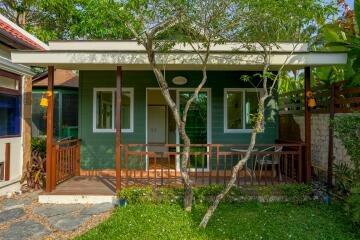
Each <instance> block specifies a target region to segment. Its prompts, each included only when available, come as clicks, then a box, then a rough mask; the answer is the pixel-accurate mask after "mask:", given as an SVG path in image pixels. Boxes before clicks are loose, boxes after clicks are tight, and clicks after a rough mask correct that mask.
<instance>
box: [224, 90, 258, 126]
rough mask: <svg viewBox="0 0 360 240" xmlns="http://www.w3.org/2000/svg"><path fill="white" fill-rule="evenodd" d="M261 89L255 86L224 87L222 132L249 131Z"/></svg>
mask: <svg viewBox="0 0 360 240" xmlns="http://www.w3.org/2000/svg"><path fill="white" fill-rule="evenodd" d="M261 95H262V91H261V90H259V89H255V88H225V89H224V132H225V133H243V132H251V131H252V127H253V122H252V116H253V115H254V114H256V112H257V109H258V104H259V99H260V97H261Z"/></svg>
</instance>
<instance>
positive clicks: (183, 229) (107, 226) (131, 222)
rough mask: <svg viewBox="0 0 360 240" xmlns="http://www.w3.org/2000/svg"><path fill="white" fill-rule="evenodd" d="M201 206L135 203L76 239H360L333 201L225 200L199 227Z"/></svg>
mask: <svg viewBox="0 0 360 240" xmlns="http://www.w3.org/2000/svg"><path fill="white" fill-rule="evenodd" d="M205 211H206V207H205V206H204V205H196V206H195V208H194V209H193V212H192V213H186V212H184V211H183V210H182V208H181V207H180V206H179V205H175V204H173V205H167V204H159V205H152V204H143V205H141V204H136V205H132V206H128V207H126V208H120V209H117V210H115V211H114V213H113V215H112V216H111V217H110V218H109V219H108V220H106V221H105V222H103V223H101V224H100V225H98V226H97V227H96V228H94V229H92V230H90V231H89V232H87V233H85V234H84V235H83V236H80V237H78V238H77V239H78V240H80V239H81V240H85V239H301V240H305V239H326V240H330V239H359V235H356V234H355V233H353V232H352V231H353V229H352V226H351V224H350V223H349V222H348V220H347V219H346V217H345V216H344V215H343V213H342V209H341V208H340V207H339V206H337V205H324V204H320V203H306V204H304V205H300V206H299V205H294V204H290V203H268V204H261V203H257V202H247V203H236V204H231V203H223V204H221V205H220V206H219V208H218V210H217V211H216V214H215V215H214V217H213V218H212V219H211V221H210V222H209V225H208V227H207V228H206V229H205V230H201V229H198V228H197V224H198V223H199V222H200V220H201V217H202V215H203V214H204V212H205Z"/></svg>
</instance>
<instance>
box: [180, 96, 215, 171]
mask: <svg viewBox="0 0 360 240" xmlns="http://www.w3.org/2000/svg"><path fill="white" fill-rule="evenodd" d="M193 94H194V92H180V93H179V95H180V111H181V112H182V111H183V110H184V107H185V105H186V102H187V101H188V100H189V98H190V97H191V96H192V95H193ZM207 98H208V96H207V93H206V92H200V93H199V95H198V98H197V99H196V100H195V101H193V103H192V104H191V106H190V108H189V111H188V115H187V120H186V133H187V135H188V136H189V138H190V140H191V143H192V144H206V143H207V101H208V99H207ZM180 143H183V141H182V139H181V138H180ZM181 151H182V149H181ZM206 151H207V149H206V147H200V146H199V147H194V146H193V147H191V148H190V152H206ZM203 160H204V168H207V160H206V157H204V159H202V157H201V155H198V156H194V155H192V156H190V167H191V168H195V167H196V166H197V167H198V168H201V167H202V161H203Z"/></svg>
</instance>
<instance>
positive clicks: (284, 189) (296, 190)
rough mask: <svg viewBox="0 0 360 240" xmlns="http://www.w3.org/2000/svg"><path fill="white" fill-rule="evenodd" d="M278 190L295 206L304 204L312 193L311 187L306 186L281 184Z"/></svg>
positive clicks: (277, 187) (277, 186)
mask: <svg viewBox="0 0 360 240" xmlns="http://www.w3.org/2000/svg"><path fill="white" fill-rule="evenodd" d="M276 189H277V190H278V191H279V194H280V195H282V196H283V197H284V198H285V199H286V200H287V201H289V202H292V203H295V204H303V203H304V202H305V201H306V200H307V199H308V198H309V196H310V194H311V193H312V188H311V186H309V185H306V184H279V185H276Z"/></svg>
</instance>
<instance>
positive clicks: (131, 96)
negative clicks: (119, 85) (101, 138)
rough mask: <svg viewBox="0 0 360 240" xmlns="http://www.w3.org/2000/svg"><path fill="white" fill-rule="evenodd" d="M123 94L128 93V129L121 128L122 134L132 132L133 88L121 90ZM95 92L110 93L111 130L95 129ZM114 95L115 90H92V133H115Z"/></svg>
mask: <svg viewBox="0 0 360 240" xmlns="http://www.w3.org/2000/svg"><path fill="white" fill-rule="evenodd" d="M122 91H123V92H130V128H121V132H123V133H132V132H134V89H133V88H123V89H122ZM97 92H112V103H113V105H112V123H111V125H112V128H108V129H103V128H97V127H96V94H97ZM115 95H116V88H94V92H93V119H92V121H93V132H94V133H115V132H116V129H115Z"/></svg>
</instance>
